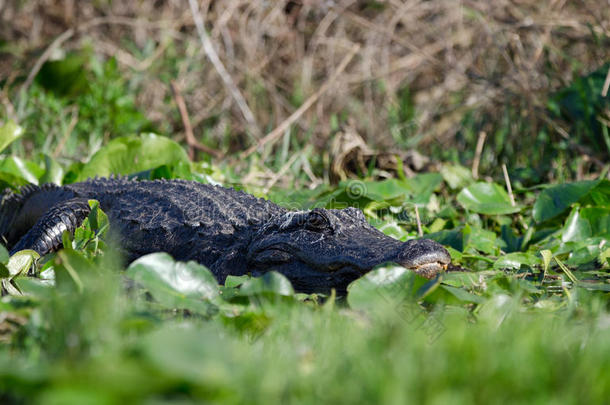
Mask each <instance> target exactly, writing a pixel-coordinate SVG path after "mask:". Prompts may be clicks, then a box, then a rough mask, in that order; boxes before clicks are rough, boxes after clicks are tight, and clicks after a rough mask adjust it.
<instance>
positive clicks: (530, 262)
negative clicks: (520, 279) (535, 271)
mask: <svg viewBox="0 0 610 405" xmlns="http://www.w3.org/2000/svg"><path fill="white" fill-rule="evenodd" d="M523 264H525V265H527V266H530V267H533V266H536V265H539V264H541V262H540V258H538V257H537V256H536V255H534V254H532V253H523V252H514V253H508V254H505V255H504V256H501V257H499V258H498V260H496V262H495V263H494V266H493V268H494V269H497V270H501V269H514V270H519V269H520V268H521V265H523Z"/></svg>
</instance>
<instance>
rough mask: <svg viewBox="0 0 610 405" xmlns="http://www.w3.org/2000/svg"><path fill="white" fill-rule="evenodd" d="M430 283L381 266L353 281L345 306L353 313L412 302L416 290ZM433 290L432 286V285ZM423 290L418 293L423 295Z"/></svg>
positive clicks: (405, 270) (398, 267)
mask: <svg viewBox="0 0 610 405" xmlns="http://www.w3.org/2000/svg"><path fill="white" fill-rule="evenodd" d="M428 282H430V280H428V279H425V278H423V277H420V276H418V275H416V274H415V273H414V272H413V271H411V270H408V269H406V268H404V267H401V266H382V267H379V268H377V269H374V270H372V271H370V272H368V273H367V274H366V275H364V277H361V278H359V279H357V280H355V281H353V282H352V283H351V284H350V285H349V286H348V287H347V293H348V295H347V302H348V303H349V305H350V307H352V308H353V309H376V307H380V308H381V309H383V308H384V307H387V306H388V305H389V306H395V305H396V304H397V303H400V302H402V301H404V300H405V299H409V300H410V301H414V300H415V297H416V295H417V292H418V289H419V288H420V287H423V286H425V285H426V283H428ZM434 287H436V285H434ZM426 291H427V289H426V287H424V288H423V289H422V291H421V293H422V295H425V293H426Z"/></svg>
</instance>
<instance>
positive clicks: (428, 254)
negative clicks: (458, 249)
mask: <svg viewBox="0 0 610 405" xmlns="http://www.w3.org/2000/svg"><path fill="white" fill-rule="evenodd" d="M395 261H396V263H398V264H400V265H401V266H404V267H407V268H409V269H412V270H413V271H415V272H416V273H417V274H419V275H421V276H423V277H426V278H432V277H434V276H436V275H437V274H438V273H440V272H441V271H443V270H445V269H446V268H447V266H448V265H449V264H450V263H451V256H450V255H449V252H448V251H447V249H445V248H444V247H443V246H442V245H441V244H440V243H438V242H435V241H433V240H431V239H415V240H410V241H407V242H405V243H403V244H402V246H401V250H400V252H399V253H398V255H397V258H396V260H395Z"/></svg>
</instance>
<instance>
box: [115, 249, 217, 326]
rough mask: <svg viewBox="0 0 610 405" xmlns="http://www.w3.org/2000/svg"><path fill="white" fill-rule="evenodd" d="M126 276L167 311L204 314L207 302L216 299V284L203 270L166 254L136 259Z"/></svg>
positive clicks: (191, 263) (201, 267) (209, 273)
mask: <svg viewBox="0 0 610 405" xmlns="http://www.w3.org/2000/svg"><path fill="white" fill-rule="evenodd" d="M126 274H127V276H128V277H130V278H132V279H133V280H134V281H136V282H137V283H138V284H140V285H142V286H143V287H144V288H145V289H147V290H148V291H149V292H150V293H151V294H152V296H153V297H154V298H155V299H156V300H157V301H158V302H159V303H161V304H162V305H163V306H165V307H167V308H186V309H191V310H194V311H198V312H203V313H206V314H207V313H209V311H210V304H209V301H213V300H215V299H216V298H217V297H218V283H217V282H216V278H214V275H212V273H211V272H210V271H209V270H208V269H207V268H205V267H204V266H202V265H200V264H198V263H195V262H192V261H190V262H187V263H184V262H176V261H175V260H174V259H173V258H172V257H171V256H170V255H169V254H167V253H152V254H149V255H146V256H142V257H140V258H139V259H137V260H136V261H134V262H133V263H131V264H130V265H129V267H128V268H127V272H126ZM206 301H208V302H206Z"/></svg>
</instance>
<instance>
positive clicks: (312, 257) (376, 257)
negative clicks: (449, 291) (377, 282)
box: [246, 208, 451, 293]
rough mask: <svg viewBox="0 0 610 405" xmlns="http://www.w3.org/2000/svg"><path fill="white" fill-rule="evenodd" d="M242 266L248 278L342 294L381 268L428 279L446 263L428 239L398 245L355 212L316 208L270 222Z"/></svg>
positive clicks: (444, 252) (437, 246) (440, 248)
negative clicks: (275, 277)
mask: <svg viewBox="0 0 610 405" xmlns="http://www.w3.org/2000/svg"><path fill="white" fill-rule="evenodd" d="M246 260H247V265H248V268H249V269H251V271H252V274H253V275H255V276H257V275H261V274H263V273H265V272H267V271H270V270H275V271H278V272H280V273H282V274H284V275H285V276H286V277H288V279H289V280H290V281H291V282H292V284H293V285H294V287H295V288H296V289H297V290H299V291H304V292H319V291H328V290H329V289H330V288H335V289H336V290H337V292H339V293H344V292H345V290H346V288H347V285H348V284H349V283H350V282H351V281H353V280H355V279H357V278H359V277H361V276H362V275H363V274H365V273H367V272H368V271H370V270H371V269H373V268H374V267H375V266H377V265H380V264H383V263H386V262H394V263H397V264H399V265H402V266H404V267H407V268H410V269H413V270H414V271H415V272H417V273H418V274H421V275H423V276H425V277H428V278H432V277H433V276H435V275H436V274H437V273H438V272H440V271H442V270H443V269H444V268H446V266H447V265H448V264H449V263H450V261H451V258H450V256H449V253H448V252H447V250H446V249H445V248H444V247H443V246H441V245H440V244H439V243H437V242H435V241H432V240H430V239H416V240H410V241H408V242H401V241H398V240H396V239H393V238H391V237H389V236H387V235H385V234H383V233H382V232H380V231H379V230H377V229H375V228H374V227H373V226H371V225H370V224H369V223H368V222H367V221H366V219H365V218H364V214H362V211H360V210H358V209H355V208H347V209H344V210H326V209H320V208H316V209H314V210H311V211H291V212H287V213H284V214H282V215H279V216H276V217H274V218H272V219H271V220H270V221H269V222H267V223H266V224H265V225H264V226H263V227H261V228H260V229H259V230H258V232H257V233H256V234H255V235H254V237H253V239H252V241H251V242H250V245H249V247H248V254H247V258H246Z"/></svg>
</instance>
